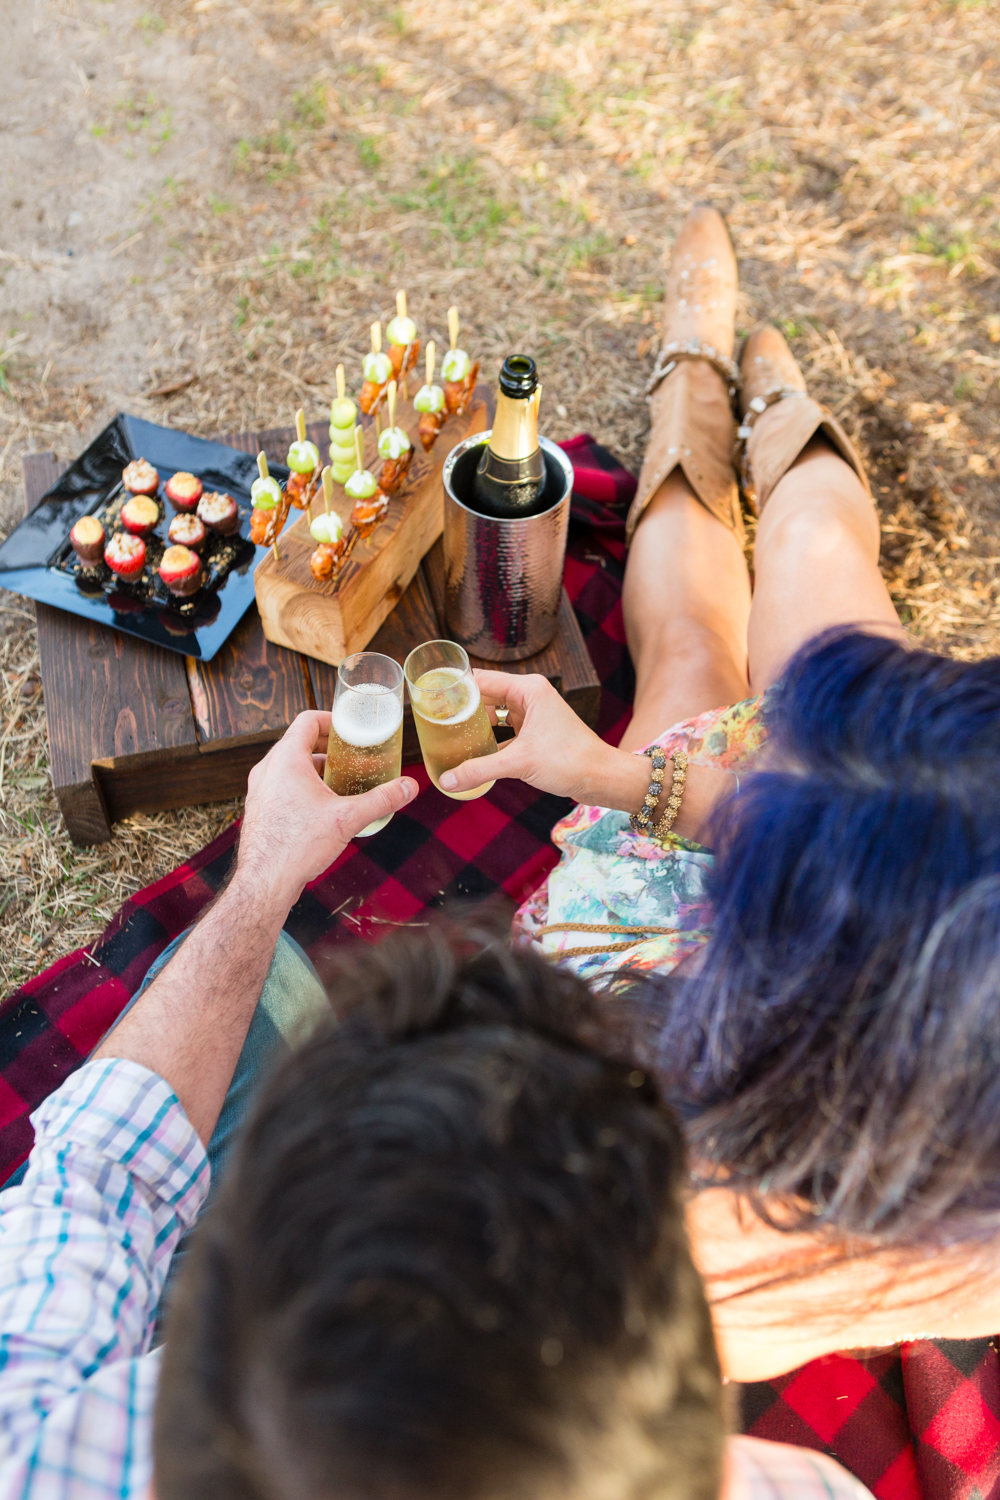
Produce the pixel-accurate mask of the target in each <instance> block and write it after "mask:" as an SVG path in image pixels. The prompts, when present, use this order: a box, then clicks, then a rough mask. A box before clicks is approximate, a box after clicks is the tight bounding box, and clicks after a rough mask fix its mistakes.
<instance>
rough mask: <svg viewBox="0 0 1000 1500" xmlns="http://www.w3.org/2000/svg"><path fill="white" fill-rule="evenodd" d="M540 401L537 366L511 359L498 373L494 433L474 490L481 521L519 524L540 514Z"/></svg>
mask: <svg viewBox="0 0 1000 1500" xmlns="http://www.w3.org/2000/svg"><path fill="white" fill-rule="evenodd" d="M541 395H542V388H541V386H540V385H539V384H538V371H537V369H536V368H535V361H534V360H533V359H530V358H529V357H528V355H527V354H509V355H508V356H507V358H506V359H505V360H504V362H503V367H502V368H501V371H500V393H499V395H498V396H497V414H496V420H495V421H494V423H493V431H492V433H491V434H490V440H489V443H488V444H487V446H486V447H485V448H484V449H483V455H482V458H480V460H479V464H478V466H477V468H476V473H475V477H474V480H473V485H472V508H473V509H474V510H477V511H478V512H479V514H480V515H483V516H496V517H498V518H499V519H501V520H516V519H518V518H519V517H521V516H531V515H534V514H535V513H536V511H537V510H538V509H539V501H540V500H541V496H542V491H543V490H544V488H545V458H544V455H543V454H542V450H541V448H540V447H539V445H538V403H539V401H540V400H541Z"/></svg>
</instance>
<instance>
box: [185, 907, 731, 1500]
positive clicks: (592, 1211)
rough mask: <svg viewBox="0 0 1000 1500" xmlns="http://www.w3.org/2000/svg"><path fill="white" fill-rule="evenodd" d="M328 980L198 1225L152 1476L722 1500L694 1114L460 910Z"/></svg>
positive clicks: (386, 1492) (306, 1499)
mask: <svg viewBox="0 0 1000 1500" xmlns="http://www.w3.org/2000/svg"><path fill="white" fill-rule="evenodd" d="M333 993H334V995H335V1004H336V1006H337V1010H338V1011H339V1013H340V1017H341V1019H340V1021H339V1022H338V1021H337V1020H335V1019H334V1018H331V1021H330V1022H329V1023H325V1022H324V1023H323V1024H322V1025H321V1027H320V1028H319V1030H318V1031H316V1032H314V1033H313V1034H312V1035H311V1036H310V1038H309V1040H308V1042H307V1044H305V1045H303V1046H302V1047H300V1048H299V1049H298V1050H297V1051H296V1052H295V1053H293V1054H292V1055H291V1056H290V1057H289V1058H288V1059H287V1060H286V1061H285V1062H284V1063H283V1064H282V1065H281V1067H280V1068H279V1070H278V1071H277V1072H276V1074H275V1076H274V1077H273V1079H272V1080H271V1082H270V1083H269V1085H268V1086H267V1088H266V1090H265V1093H264V1095H263V1097H262V1098H261V1100H260V1102H259V1104H258V1106H257V1108H256V1110H255V1112H254V1115H253V1118H252V1120H251V1121H250V1123H249V1125H248V1128H247V1130H246V1133H245V1136H244V1139H243V1142H242V1146H241V1149H240V1152H239V1154H238V1156H237V1158H236V1160H235V1161H234V1162H233V1164H232V1167H231V1168H230V1170H229V1172H228V1175H227V1178H226V1180H225V1182H224V1184H223V1187H222V1190H221V1192H220V1195H219V1198H218V1200H217V1202H216V1203H215V1204H214V1206H213V1207H212V1208H211V1209H210V1210H209V1212H208V1213H207V1215H206V1216H205V1220H204V1222H203V1223H202V1224H201V1225H200V1227H199V1229H198V1231H197V1233H196V1235H195V1237H194V1245H193V1248H192V1251H191V1254H190V1256H189V1257H188V1261H187V1264H186V1266H185V1270H184V1273H183V1275H182V1276H181V1278H180V1285H179V1288H178V1293H177V1297H176V1300H175V1304H174V1307H173V1310H172V1314H171V1317H170V1320H169V1322H168V1329H167V1345H166V1350H165V1358H164V1364H163V1372H162V1379H161V1384H160V1392H159V1398H158V1403H157V1410H156V1431H155V1472H156V1491H157V1496H158V1500H250V1497H258V1496H260V1497H264V1496H267V1497H280V1500H319V1497H322V1500H362V1497H364V1500H423V1497H427V1500H478V1497H486V1496H489V1497H515V1496H516V1497H518V1500H520V1497H525V1500H527V1497H538V1496H542V1495H552V1496H557V1495H563V1494H569V1493H570V1492H571V1491H572V1492H573V1493H574V1495H575V1496H577V1497H586V1496H587V1495H588V1494H592V1495H595V1496H597V1495H600V1496H601V1497H607V1500H615V1497H618V1496H621V1497H627V1496H632V1495H639V1494H645V1493H649V1492H653V1491H655V1492H656V1494H657V1495H658V1496H662V1497H665V1500H674V1497H676V1500H680V1497H684V1500H715V1497H716V1495H717V1494H718V1490H719V1485H720V1482H721V1457H722V1439H723V1422H722V1402H721V1384H720V1379H719V1367H718V1362H717V1359H716V1354H715V1348H714V1344H713V1339H712V1330H711V1323H710V1319H709V1314H708V1309H707V1307H706V1304H705V1300H704V1295H703V1293H702V1290H701V1285H700V1282H699V1280H698V1277H697V1275H696V1273H695V1270H694V1267H693V1265H692V1262H691V1258H690V1255H689V1252H688V1247H687V1241H686V1238H685V1234H684V1226H683V1219H682V1209H681V1192H682V1188H683V1182H684V1152H683V1146H682V1142H681V1137H680V1134H679V1132H678V1129H677V1127H676V1125H675V1123H674V1121H673V1119H672V1118H671V1116H670V1115H669V1114H668V1113H667V1112H666V1111H665V1110H664V1109H663V1107H662V1106H661V1105H660V1103H659V1102H658V1100H657V1098H656V1096H655V1093H654V1091H653V1088H652V1085H651V1084H650V1083H649V1082H648V1081H647V1080H646V1078H645V1077H644V1075H643V1074H642V1073H640V1072H637V1071H636V1070H634V1069H632V1070H630V1069H629V1067H628V1066H624V1065H620V1064H618V1063H616V1062H610V1061H606V1060H602V1059H601V1058H600V1057H598V1056H596V1055H594V1054H593V1053H592V1052H590V1051H588V1050H586V1049H585V1048H584V1047H583V1046H582V1045H580V1043H579V1042H578V1041H577V1040H575V1038H578V1037H580V1036H581V1035H585V1034H595V1035H596V1034H597V1031H598V1029H599V1021H600V1017H599V1015H598V1002H597V1001H596V1000H595V998H594V997H593V996H592V995H591V994H590V992H589V991H588V990H587V988H586V987H585V986H584V985H583V984H582V983H581V982H580V981H579V980H578V979H576V978H575V977H574V976H573V975H572V974H570V973H568V972H566V971H564V970H560V969H558V968H554V967H549V966H548V965H546V964H544V963H543V962H541V961H540V960H538V959H536V958H534V957H533V956H531V955H529V954H525V953H518V952H511V951H510V950H509V948H508V947H507V946H506V944H505V943H504V942H503V941H501V940H498V938H497V937H496V934H495V933H492V932H490V931H488V930H483V931H475V930H470V928H469V927H466V929H465V931H464V932H456V931H454V930H452V931H450V932H449V931H446V930H444V929H431V930H430V932H428V933H425V934H420V935H414V934H404V935H401V936H399V937H397V938H392V939H389V940H388V941H386V942H384V943H383V944H381V945H380V946H378V947H376V948H373V949H365V950H362V951H361V952H359V953H358V954H357V955H356V956H355V957H354V958H353V960H352V961H351V963H350V964H349V966H348V967H346V968H345V969H343V970H342V972H341V973H340V975H339V977H338V979H337V982H336V986H335V988H334V990H333Z"/></svg>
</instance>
